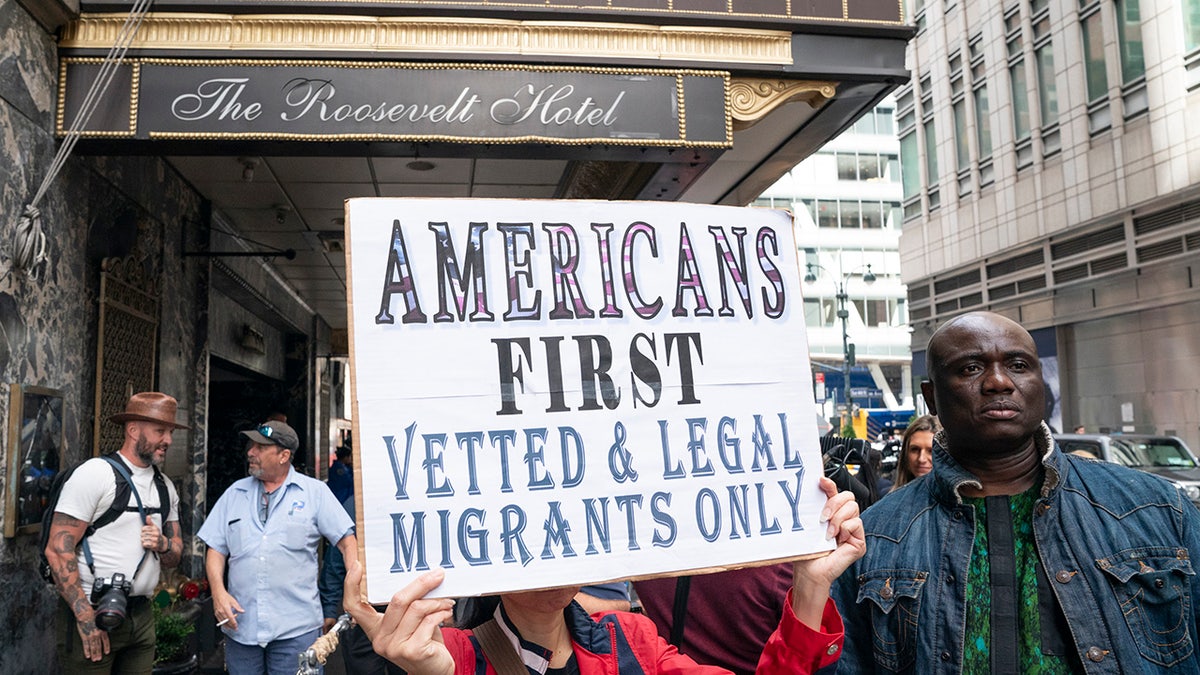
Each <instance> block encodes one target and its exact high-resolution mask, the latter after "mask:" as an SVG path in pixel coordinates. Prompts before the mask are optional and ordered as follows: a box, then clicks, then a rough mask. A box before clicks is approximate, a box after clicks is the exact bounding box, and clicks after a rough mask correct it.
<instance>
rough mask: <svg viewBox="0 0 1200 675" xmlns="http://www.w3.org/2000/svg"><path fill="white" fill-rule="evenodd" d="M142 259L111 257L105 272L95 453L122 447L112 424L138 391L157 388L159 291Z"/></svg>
mask: <svg viewBox="0 0 1200 675" xmlns="http://www.w3.org/2000/svg"><path fill="white" fill-rule="evenodd" d="M155 286H156V285H155V283H154V280H153V279H151V278H149V276H148V275H147V274H146V273H145V268H144V267H143V266H142V264H141V261H139V260H135V259H133V258H132V257H130V258H107V259H105V261H104V264H103V266H102V268H101V272H100V329H99V331H98V335H97V337H98V340H97V346H96V417H95V420H94V423H95V433H94V434H93V435H92V437H93V438H94V439H96V446H95V448H94V450H93V452H94V454H99V453H100V452H101V451H111V450H115V449H116V448H117V447H119V446H120V445H121V441H122V430H121V427H120V426H119V425H115V424H107V423H106V420H108V418H109V417H110V416H112V415H114V414H116V413H119V412H121V411H122V410H124V409H125V402H126V401H127V400H128V399H129V397H130V396H132V395H133V393H134V392H137V391H151V390H152V389H154V365H155V364H156V363H157V361H158V360H157V349H156V347H157V345H158V339H157V338H158V301H159V291H158V289H157V288H156V287H155Z"/></svg>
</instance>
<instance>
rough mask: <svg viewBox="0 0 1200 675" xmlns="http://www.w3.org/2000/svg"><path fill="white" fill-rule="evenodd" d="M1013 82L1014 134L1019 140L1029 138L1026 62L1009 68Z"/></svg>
mask: <svg viewBox="0 0 1200 675" xmlns="http://www.w3.org/2000/svg"><path fill="white" fill-rule="evenodd" d="M1008 74H1009V78H1010V81H1011V82H1012V104H1013V105H1012V110H1013V136H1014V137H1015V138H1016V139H1017V140H1018V141H1023V140H1025V139H1026V138H1029V85H1028V83H1027V82H1026V81H1025V62H1024V61H1018V62H1017V63H1015V64H1013V65H1012V66H1010V67H1009V69H1008Z"/></svg>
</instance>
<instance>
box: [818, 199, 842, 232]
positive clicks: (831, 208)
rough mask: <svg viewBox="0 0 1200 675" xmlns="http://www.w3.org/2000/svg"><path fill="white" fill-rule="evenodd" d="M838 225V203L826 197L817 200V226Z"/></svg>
mask: <svg viewBox="0 0 1200 675" xmlns="http://www.w3.org/2000/svg"><path fill="white" fill-rule="evenodd" d="M837 226H838V203H837V202H835V201H830V200H828V199H822V200H821V201H819V202H817V227H837Z"/></svg>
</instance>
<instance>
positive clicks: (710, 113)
mask: <svg viewBox="0 0 1200 675" xmlns="http://www.w3.org/2000/svg"><path fill="white" fill-rule="evenodd" d="M63 68H64V77H63V78H62V80H61V81H62V82H63V90H62V91H61V92H60V95H61V97H62V101H63V107H62V114H60V117H59V121H58V123H59V131H60V132H62V131H63V130H65V129H67V128H69V127H70V125H71V123H72V121H73V118H74V115H75V114H76V112H77V111H78V109H79V107H80V105H81V104H82V102H83V100H84V97H85V96H86V93H87V89H88V86H89V85H90V83H91V81H92V80H93V79H94V77H95V74H96V71H97V70H98V68H99V64H98V63H97V62H95V61H94V60H87V59H67V60H65V61H64V66H63ZM727 79H728V76H727V74H725V73H721V72H711V71H688V70H654V69H573V68H554V67H542V66H490V65H477V66H463V65H449V64H440V65H439V64H416V63H409V64H405V63H382V62H361V63H360V62H313V63H303V62H255V61H175V60H156V59H142V60H132V61H130V62H129V63H128V64H127V65H125V66H123V70H122V71H121V72H120V73H119V74H118V77H117V79H116V80H115V82H114V84H113V90H114V91H112V92H110V93H109V95H108V96H107V97H106V99H105V102H104V105H102V106H101V107H100V108H99V110H98V111H97V113H96V115H95V116H94V117H93V119H92V120H91V121H90V123H89V125H88V127H87V129H86V130H85V135H90V136H108V137H126V138H135V139H169V138H182V139H188V138H193V139H195V138H209V139H222V138H224V139H294V140H305V139H312V140H443V141H450V142H454V141H460V142H501V143H504V142H508V143H512V142H522V141H546V142H552V143H606V144H613V145H622V144H624V145H651V146H653V145H663V146H668V147H687V146H695V147H728V146H729V145H730V143H731V136H730V133H731V132H730V125H729V114H728V103H727V98H728V96H727Z"/></svg>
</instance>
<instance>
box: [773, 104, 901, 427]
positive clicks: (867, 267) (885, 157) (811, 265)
mask: <svg viewBox="0 0 1200 675" xmlns="http://www.w3.org/2000/svg"><path fill="white" fill-rule="evenodd" d="M894 112H895V102H894V99H892V98H890V97H889V98H888V99H885V100H884V101H883V102H881V103H880V104H879V105H877V106H876V107H875V108H874V109H873V110H872V111H871V112H869V113H867V114H866V115H864V116H863V117H862V118H860V119H859V120H858V121H857V122H856V123H855V124H854V125H853V126H852V127H850V128H849V129H847V130H846V131H845V132H843V133H842V134H840V135H839V136H837V137H836V138H834V139H833V140H831V141H830V142H829V143H827V144H826V145H824V146H823V147H822V148H821V149H820V150H819V151H817V152H816V153H814V154H813V155H812V156H811V157H809V158H807V159H805V160H804V161H803V162H800V164H798V165H797V166H796V167H795V168H794V169H792V170H791V171H789V172H788V173H787V174H786V175H785V176H783V177H782V178H781V179H780V180H779V181H778V182H776V183H775V184H774V185H773V186H771V188H769V189H768V190H766V191H765V192H763V194H762V196H761V197H759V199H758V200H757V202H756V203H757V204H760V205H763V206H772V207H775V208H787V209H791V210H792V211H793V212H794V213H795V214H796V240H797V242H798V244H799V246H800V247H801V248H802V253H803V255H802V264H805V265H807V271H808V272H809V276H808V278H807V279H806V280H805V284H804V292H805V298H804V307H805V323H806V325H807V326H808V340H809V353H810V357H811V359H812V362H813V373H814V379H815V380H816V389H817V392H816V393H817V398H818V400H820V399H821V398H822V394H824V395H825V396H824V398H825V404H824V405H825V413H826V415H827V416H828V417H830V418H831V419H832V418H834V417H837V416H838V414H837V413H838V410H839V407H838V406H839V404H843V403H845V402H846V393H845V370H844V368H845V363H846V352H847V351H848V348H852V349H853V353H854V362H855V365H854V366H853V367H852V368H851V369H850V394H851V400H852V402H853V404H854V405H856V406H858V407H862V408H883V407H886V408H891V409H895V408H908V407H912V405H913V392H912V388H911V386H910V383H911V381H912V377H911V372H910V371H911V355H910V347H909V332H908V331H909V329H908V310H907V302H906V294H905V287H904V284H903V283H902V282H901V269H900V253H899V239H900V225H901V220H902V214H901V196H902V188H901V184H900V144H899V141H898V140H897V137H896V131H895V123H894ZM843 293H844V297H840V296H842V295H843ZM843 304H844V308H845V310H846V321H845V324H844V327H845V334H846V340H843V322H842V319H841V317H840V316H839V314H838V312H839V310H840V309H842V307H843ZM822 380H823V383H822Z"/></svg>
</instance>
